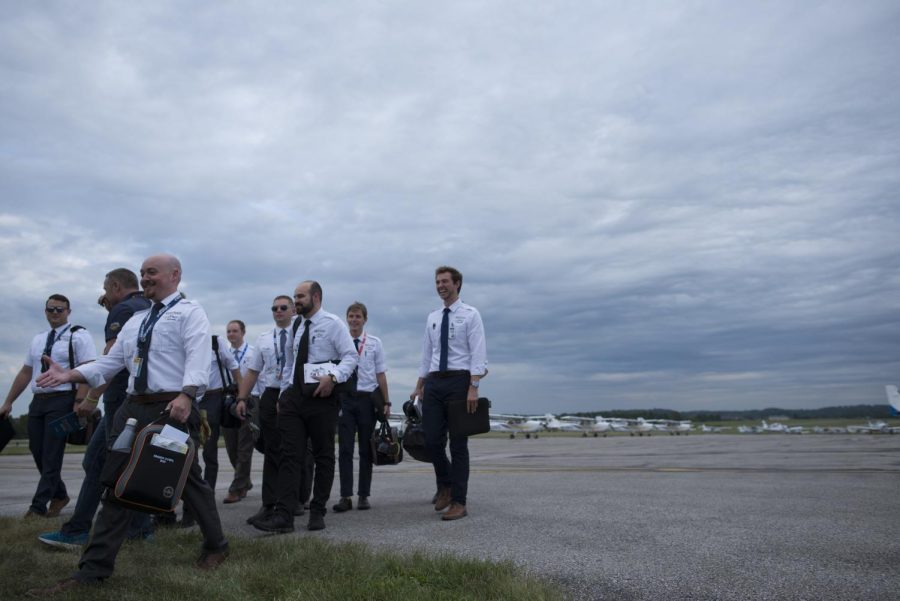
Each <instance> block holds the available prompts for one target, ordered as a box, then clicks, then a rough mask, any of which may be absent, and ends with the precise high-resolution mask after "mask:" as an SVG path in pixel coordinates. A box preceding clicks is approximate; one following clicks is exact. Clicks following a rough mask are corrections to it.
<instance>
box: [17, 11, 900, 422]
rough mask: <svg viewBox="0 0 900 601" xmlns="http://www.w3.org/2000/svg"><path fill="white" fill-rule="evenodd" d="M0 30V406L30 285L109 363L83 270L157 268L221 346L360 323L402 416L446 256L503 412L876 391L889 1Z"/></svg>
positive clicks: (107, 17)
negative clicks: (169, 261) (352, 319)
mask: <svg viewBox="0 0 900 601" xmlns="http://www.w3.org/2000/svg"><path fill="white" fill-rule="evenodd" d="M2 11H3V17H4V18H3V19H0V76H2V81H3V84H2V86H3V92H4V93H3V95H2V97H0V98H2V99H0V111H2V113H0V116H2V119H0V133H2V136H0V140H2V142H0V153H2V155H0V156H2V160H0V193H2V198H3V200H2V201H0V202H2V204H0V249H2V250H3V252H2V258H0V275H2V276H3V278H4V282H5V283H6V286H5V287H4V289H3V290H2V291H0V295H2V296H3V301H4V303H3V304H4V307H6V311H5V312H4V314H5V321H7V322H9V324H8V326H7V327H6V328H5V329H4V333H3V334H2V335H0V360H2V370H0V387H8V385H9V382H10V381H11V379H12V376H13V375H14V374H15V372H16V371H17V369H18V367H19V365H20V364H21V357H22V355H23V353H24V350H25V348H26V345H27V342H28V340H29V339H30V338H31V336H33V335H34V333H36V332H37V331H39V330H40V329H41V328H42V327H43V325H44V324H43V318H42V315H41V312H40V307H41V302H42V301H43V299H44V298H45V297H46V296H47V295H48V294H49V293H51V292H55V291H62V292H64V293H65V294H67V295H68V296H70V297H71V298H72V299H73V302H74V303H75V307H76V314H75V315H74V316H73V320H75V321H78V322H79V323H84V324H85V325H87V326H88V327H89V328H90V329H91V330H92V331H93V333H94V334H95V335H96V336H97V339H98V344H99V338H100V332H101V330H102V322H103V314H102V312H101V311H100V309H99V308H97V307H96V306H95V305H93V302H94V300H95V298H96V296H97V294H99V291H100V288H99V286H100V283H101V280H102V276H103V274H104V273H105V272H106V271H107V270H109V269H111V268H113V267H117V266H120V265H126V266H130V267H132V268H134V269H137V268H138V266H139V264H140V261H141V259H142V257H143V256H145V255H147V254H150V253H153V252H157V251H160V250H166V251H170V252H174V253H176V254H178V255H179V256H180V257H181V259H182V262H183V264H184V266H185V282H184V290H185V292H186V293H187V294H188V295H190V296H191V297H194V298H197V299H198V300H200V301H201V302H202V303H203V305H204V306H205V308H206V309H207V312H208V313H209V315H210V318H211V320H212V321H213V322H214V324H215V325H216V327H217V328H218V329H219V330H220V331H221V330H224V324H225V322H226V321H227V320H228V319H231V318H233V317H241V318H243V319H244V320H245V321H247V322H248V324H249V325H250V333H251V335H254V334H255V333H258V332H259V331H261V330H262V329H263V328H264V327H266V325H267V324H268V322H269V319H270V314H269V310H268V307H269V303H270V300H271V298H272V297H273V296H275V294H279V293H285V292H288V293H289V292H290V291H291V290H292V288H293V286H294V285H295V284H296V283H297V282H298V281H299V280H301V279H305V278H308V277H314V278H316V279H319V280H320V281H321V282H322V284H323V286H324V287H325V304H326V308H328V309H329V310H331V311H334V312H337V313H342V312H343V309H344V307H346V305H347V304H349V303H350V302H352V301H353V300H356V299H359V300H363V301H364V302H366V303H367V304H368V305H369V307H370V311H371V314H372V317H371V321H370V327H371V329H372V331H373V332H375V333H377V334H379V335H380V336H382V338H383V339H384V341H385V346H386V349H387V351H388V355H389V359H390V367H391V376H392V379H391V381H392V387H393V388H394V391H395V394H405V393H406V392H407V390H408V389H410V390H411V388H412V385H413V384H414V379H415V368H416V366H417V364H418V353H419V344H420V337H421V332H422V324H423V322H424V317H425V314H426V312H427V311H428V310H429V309H430V308H431V307H433V306H435V305H436V304H437V303H436V302H435V301H436V296H435V295H434V292H433V286H432V278H431V275H432V272H433V269H434V267H435V266H436V265H438V264H442V263H450V264H453V265H456V266H458V267H459V268H460V269H461V270H462V271H463V272H464V274H465V286H464V290H463V298H464V299H465V300H467V301H468V302H471V303H472V304H473V305H475V306H477V307H478V308H479V309H480V310H481V311H482V314H483V316H484V319H485V324H486V328H487V332H488V350H489V359H490V362H491V377H490V378H489V379H488V380H487V381H486V384H485V385H486V387H487V391H486V392H487V394H489V395H490V396H491V397H493V398H494V399H495V406H496V407H498V408H499V409H500V410H503V411H523V412H524V411H527V412H543V411H545V410H553V409H556V408H559V409H560V410H563V409H565V410H570V411H571V410H579V409H581V410H590V409H608V408H619V407H649V406H651V405H652V406H664V407H673V408H682V409H689V408H740V407H762V406H770V405H781V406H785V407H811V406H821V405H828V404H839V403H877V402H882V393H881V390H880V389H881V386H882V385H883V384H884V383H886V382H891V381H895V380H896V373H897V371H898V367H900V365H898V360H897V357H898V355H900V348H898V345H897V343H896V341H897V340H898V334H900V323H898V320H897V318H896V314H897V312H896V301H895V298H896V297H897V292H898V290H900V278H898V276H897V275H896V265H897V264H898V258H900V246H898V243H897V242H896V239H897V236H896V233H895V232H896V231H897V225H898V210H900V203H898V198H897V192H896V190H897V189H898V185H897V184H898V173H900V170H898V166H900V165H898V142H897V140H898V139H900V135H898V134H900V127H898V117H900V111H898V109H897V107H898V106H900V98H898V92H897V90H896V86H893V85H892V80H893V79H894V78H893V70H894V69H893V61H891V57H892V56H895V55H896V53H897V50H898V48H897V41H896V36H895V35H894V33H893V32H894V31H896V28H897V25H898V10H897V8H896V7H895V6H894V5H893V4H892V3H889V2H872V3H867V4H866V5H864V6H852V7H851V6H849V5H845V4H844V3H837V2H832V3H827V2H826V3H819V4H817V5H815V6H811V5H809V4H808V3H800V2H788V3H784V2H779V3H765V4H762V5H760V4H754V5H747V6H738V5H733V6H731V5H722V6H716V5H702V4H701V5H684V4H683V3H669V4H658V3H656V4H653V5H636V4H629V5H627V6H626V5H616V4H607V5H599V6H592V7H587V6H585V5H584V4H583V3H571V2H557V3H544V4H541V5H539V6H526V5H522V4H521V3H490V4H484V3H475V2H471V3H467V2H463V3H454V4H453V5H452V6H451V5H448V6H441V7H438V6H427V7H426V6H424V5H419V4H415V3H408V4H394V3H391V4H383V3H368V2H360V3H356V4H353V5H341V6H331V5H327V6H302V7H300V6H297V7H294V6H282V7H273V6H270V5H262V6H256V7H252V6H249V5H241V4H235V5H226V6H222V5H215V6H213V5H210V6H209V7H202V6H198V5H191V6H190V7H186V5H184V4H182V3H178V2H170V3H154V4H152V5H148V6H143V7H136V6H130V5H122V4H119V3H106V4H102V3H101V4H97V5H91V6H79V7H78V9H77V10H74V9H73V8H72V7H69V6H67V5H66V4H63V3H60V4H56V5H54V4H50V5H46V4H41V5H32V4H13V5H9V6H5V7H4V8H3V9H2ZM25 404H26V402H25V401H19V403H18V404H17V408H16V410H17V411H22V410H24V406H25Z"/></svg>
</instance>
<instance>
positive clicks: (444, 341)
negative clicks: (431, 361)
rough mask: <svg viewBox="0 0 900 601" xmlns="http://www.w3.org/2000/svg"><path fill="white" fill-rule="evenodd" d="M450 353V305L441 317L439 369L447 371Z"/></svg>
mask: <svg viewBox="0 0 900 601" xmlns="http://www.w3.org/2000/svg"><path fill="white" fill-rule="evenodd" d="M449 353H450V307H444V317H443V319H441V361H440V364H439V365H438V371H447V355H448V354H449Z"/></svg>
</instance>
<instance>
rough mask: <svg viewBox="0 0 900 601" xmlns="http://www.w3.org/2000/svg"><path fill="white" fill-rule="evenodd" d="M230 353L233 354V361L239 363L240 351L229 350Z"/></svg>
mask: <svg viewBox="0 0 900 601" xmlns="http://www.w3.org/2000/svg"><path fill="white" fill-rule="evenodd" d="M231 352H232V353H234V360H235V361H237V362H238V363H240V362H241V351H239V350H238V349H231Z"/></svg>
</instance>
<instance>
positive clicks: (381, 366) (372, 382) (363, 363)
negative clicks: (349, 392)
mask: <svg viewBox="0 0 900 601" xmlns="http://www.w3.org/2000/svg"><path fill="white" fill-rule="evenodd" d="M359 342H360V345H361V347H362V348H360V350H359V362H358V363H357V366H356V376H357V381H356V389H357V390H358V391H360V392H372V391H373V390H375V389H376V388H378V380H377V379H376V377H375V376H376V375H377V374H383V373H384V372H386V371H387V367H386V365H385V359H384V347H383V346H382V344H381V339H380V338H378V336H372V335H371V334H369V333H368V332H363V334H362V336H360V337H359Z"/></svg>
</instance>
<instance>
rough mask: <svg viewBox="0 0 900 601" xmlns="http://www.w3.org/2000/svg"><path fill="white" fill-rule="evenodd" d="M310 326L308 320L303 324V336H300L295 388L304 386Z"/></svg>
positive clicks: (295, 369) (295, 365)
mask: <svg viewBox="0 0 900 601" xmlns="http://www.w3.org/2000/svg"><path fill="white" fill-rule="evenodd" d="M309 325H310V322H309V320H308V319H307V320H306V321H304V322H303V335H302V336H300V348H298V349H297V360H296V361H295V363H294V386H295V387H297V386H300V385H301V384H303V366H304V365H306V362H307V361H309Z"/></svg>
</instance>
